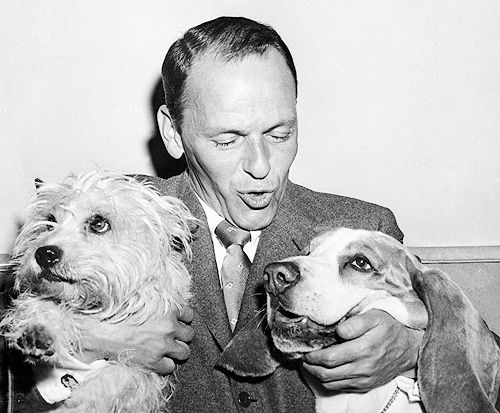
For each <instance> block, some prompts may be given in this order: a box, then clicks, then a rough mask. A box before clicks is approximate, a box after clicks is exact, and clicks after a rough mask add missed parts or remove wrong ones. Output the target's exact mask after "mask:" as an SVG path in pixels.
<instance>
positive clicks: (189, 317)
mask: <svg viewBox="0 0 500 413" xmlns="http://www.w3.org/2000/svg"><path fill="white" fill-rule="evenodd" d="M193 317H194V310H193V309H192V308H191V307H184V308H182V309H181V311H180V312H179V321H182V322H183V323H187V324H189V323H191V322H192V321H193Z"/></svg>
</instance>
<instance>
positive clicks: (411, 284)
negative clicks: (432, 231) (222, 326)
mask: <svg viewBox="0 0 500 413" xmlns="http://www.w3.org/2000/svg"><path fill="white" fill-rule="evenodd" d="M304 253H305V255H302V256H296V257H291V258H288V259H284V260H281V261H278V262H275V263H271V264H269V265H268V266H267V267H266V269H265V275H264V279H265V286H266V291H267V295H268V299H267V325H268V327H269V328H268V329H266V331H264V330H263V329H262V328H260V327H259V326H258V325H256V324H252V325H249V326H247V328H246V329H245V330H243V331H241V332H240V333H239V334H237V335H236V336H235V337H234V338H233V340H232V342H231V343H230V344H229V345H228V346H227V347H226V349H225V350H224V352H223V354H222V357H221V359H220V361H219V366H221V367H223V368H225V369H227V370H229V371H231V372H233V373H234V374H237V375H242V376H265V375H268V374H272V373H273V372H274V370H275V369H276V367H277V366H278V365H279V364H281V363H283V361H282V358H281V357H276V355H275V354H276V352H275V349H274V348H269V345H268V342H269V340H267V338H266V333H267V332H268V330H270V333H271V337H272V342H273V344H274V346H275V348H276V349H278V350H279V352H280V353H281V355H284V356H285V358H286V359H288V360H294V359H300V358H301V357H302V355H303V354H304V353H308V352H310V351H314V350H317V349H321V348H324V347H327V346H331V345H335V343H336V341H337V338H338V337H337V335H336V334H335V329H336V326H337V324H338V323H340V322H342V321H343V320H344V319H346V318H348V317H351V316H353V315H355V314H359V313H363V312H366V311H368V310H370V309H380V310H384V311H386V312H387V313H389V314H390V315H391V316H393V317H394V318H395V319H397V320H398V321H400V322H401V323H402V324H404V325H406V326H408V327H410V328H414V329H425V333H424V338H423V343H422V346H421V348H420V354H419V360H418V366H417V372H418V376H417V383H418V386H413V382H410V383H409V382H408V380H409V379H408V378H406V377H397V378H395V379H394V380H392V381H391V382H389V383H387V384H386V385H383V386H381V387H378V388H375V389H373V390H371V391H369V392H367V393H362V394H361V393H339V392H327V391H324V390H322V389H320V388H319V387H318V385H317V383H316V382H315V381H314V380H311V378H308V377H305V378H306V381H307V382H308V384H309V386H310V387H311V389H312V391H313V392H314V394H315V396H316V410H317V412H318V413H323V412H332V411H335V412H339V413H340V412H358V411H359V412H373V413H378V412H380V411H384V412H386V411H387V412H393V413H396V412H400V413H403V412H404V413H410V412H412V413H413V412H426V413H448V412H449V413H452V412H453V413H457V412H464V413H465V412H467V413H476V412H477V413H480V412H481V413H484V412H497V410H496V409H495V406H494V403H495V400H496V399H497V397H498V391H499V386H500V349H499V347H498V345H497V344H496V342H495V339H494V337H493V334H492V333H491V332H490V330H489V329H488V327H487V326H486V324H485V323H484V321H483V320H482V319H481V317H480V316H479V314H478V313H477V311H476V310H475V308H474V307H473V305H472V304H471V302H470V301H469V299H468V298H467V297H466V295H465V294H464V293H463V292H462V291H461V290H460V288H459V287H458V286H457V285H456V284H455V283H454V282H453V281H452V280H451V279H450V277H449V276H448V275H447V274H445V273H444V272H442V271H440V270H438V269H433V268H428V267H425V266H424V265H422V264H421V263H420V262H419V260H418V259H417V258H416V257H415V256H413V255H412V254H411V252H410V251H409V250H408V249H407V248H406V247H405V246H403V245H402V244H400V243H399V242H398V241H396V240H395V239H393V238H392V237H390V236H388V235H386V234H383V233H381V232H376V231H365V230H353V229H347V228H337V229H334V230H330V231H327V232H324V233H322V234H320V235H318V236H317V237H315V238H314V239H313V240H312V241H311V242H310V245H309V248H308V250H307V251H304ZM417 389H418V390H417ZM417 395H418V396H417ZM418 398H420V401H418ZM415 400H417V401H415Z"/></svg>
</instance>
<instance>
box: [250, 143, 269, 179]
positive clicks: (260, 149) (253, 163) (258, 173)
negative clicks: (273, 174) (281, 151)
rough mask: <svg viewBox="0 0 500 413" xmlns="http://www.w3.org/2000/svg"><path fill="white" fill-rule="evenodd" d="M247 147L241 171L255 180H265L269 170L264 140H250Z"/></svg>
mask: <svg viewBox="0 0 500 413" xmlns="http://www.w3.org/2000/svg"><path fill="white" fill-rule="evenodd" d="M247 146H248V147H247V152H246V156H245V159H244V161H243V169H244V170H245V172H247V173H249V174H250V175H252V176H253V177H254V178H256V179H262V178H265V177H266V176H267V174H268V173H269V171H270V170H271V163H270V162H269V157H270V152H269V146H268V144H267V142H266V141H265V138H264V137H258V138H250V139H249V140H248V142H247Z"/></svg>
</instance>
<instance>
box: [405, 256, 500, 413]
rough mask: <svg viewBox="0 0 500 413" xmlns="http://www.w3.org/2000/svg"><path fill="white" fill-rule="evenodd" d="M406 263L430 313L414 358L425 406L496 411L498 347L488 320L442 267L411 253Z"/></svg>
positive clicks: (432, 410)
mask: <svg viewBox="0 0 500 413" xmlns="http://www.w3.org/2000/svg"><path fill="white" fill-rule="evenodd" d="M407 269H408V272H409V273H410V277H411V282H412V285H413V288H414V289H415V291H416V292H417V294H418V295H419V297H420V299H421V300H422V301H423V302H424V304H425V307H426V309H427V312H428V315H429V323H428V326H427V329H426V331H425V334H424V339H423V342H422V347H421V349H420V355H419V360H418V384H419V389H420V396H421V398H422V401H423V403H424V407H425V411H426V412H427V413H461V412H463V413H490V412H491V413H493V412H497V410H496V409H495V406H494V403H495V400H496V399H497V397H498V391H499V386H500V349H499V347H498V346H497V344H496V342H495V339H494V337H493V334H492V333H491V332H490V330H489V329H488V326H487V325H486V323H485V322H484V321H483V319H482V318H481V317H480V316H479V314H478V312H477V311H476V309H475V308H474V306H473V305H472V303H471V302H470V300H469V299H468V298H467V297H466V295H465V294H464V293H463V292H462V290H461V289H460V288H459V287H458V285H457V284H455V282H454V281H452V280H451V279H450V277H449V276H448V275H447V274H446V273H444V272H443V271H441V270H438V269H432V268H427V267H425V266H423V265H422V264H420V263H419V262H418V261H417V260H415V259H414V258H410V257H407Z"/></svg>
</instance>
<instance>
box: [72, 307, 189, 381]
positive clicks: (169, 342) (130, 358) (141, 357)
mask: <svg viewBox="0 0 500 413" xmlns="http://www.w3.org/2000/svg"><path fill="white" fill-rule="evenodd" d="M193 315H194V312H193V310H192V309H191V308H186V309H184V310H183V311H182V312H181V313H179V310H178V309H177V307H176V306H172V309H171V310H170V312H169V314H168V315H167V316H166V317H164V318H162V319H154V320H147V321H146V322H145V323H144V324H141V325H140V326H136V325H133V324H131V323H130V322H128V321H127V320H125V321H122V322H119V323H114V324H113V323H107V322H96V321H88V318H89V317H86V318H85V320H84V319H83V318H82V322H83V323H84V329H85V330H86V331H87V333H86V334H85V336H84V337H82V354H81V357H80V356H78V358H80V359H81V360H82V361H84V362H91V361H94V360H97V359H103V358H105V359H109V360H119V361H120V362H123V363H124V364H128V365H136V366H142V367H144V368H146V369H148V370H152V371H154V372H156V373H158V374H161V375H167V374H170V373H172V372H173V371H174V370H175V361H183V360H187V358H188V357H189V356H190V354H191V353H190V350H189V346H188V344H187V343H188V342H190V341H191V340H192V339H193V336H194V330H193V329H192V328H191V327H190V326H189V325H188V324H189V323H191V321H192V320H193ZM174 360H175V361H174Z"/></svg>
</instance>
